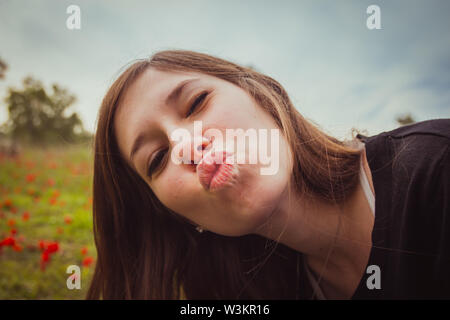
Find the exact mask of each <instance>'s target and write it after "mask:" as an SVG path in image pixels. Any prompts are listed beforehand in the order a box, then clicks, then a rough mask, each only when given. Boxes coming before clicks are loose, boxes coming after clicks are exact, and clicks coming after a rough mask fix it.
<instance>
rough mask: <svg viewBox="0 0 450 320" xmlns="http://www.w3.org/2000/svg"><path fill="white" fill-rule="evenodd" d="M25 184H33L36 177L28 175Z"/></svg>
mask: <svg viewBox="0 0 450 320" xmlns="http://www.w3.org/2000/svg"><path fill="white" fill-rule="evenodd" d="M26 179H27V182H33V181H34V180H35V179H36V175H35V174H33V173H29V174H27V176H26Z"/></svg>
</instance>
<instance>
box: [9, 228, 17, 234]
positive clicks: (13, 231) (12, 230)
mask: <svg viewBox="0 0 450 320" xmlns="http://www.w3.org/2000/svg"><path fill="white" fill-rule="evenodd" d="M9 233H10V234H12V235H15V234H16V233H17V229H11V230H9Z"/></svg>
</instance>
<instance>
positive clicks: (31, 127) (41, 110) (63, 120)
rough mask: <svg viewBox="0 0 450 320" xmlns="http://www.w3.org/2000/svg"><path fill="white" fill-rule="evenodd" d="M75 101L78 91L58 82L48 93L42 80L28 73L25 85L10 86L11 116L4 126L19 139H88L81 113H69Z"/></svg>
mask: <svg viewBox="0 0 450 320" xmlns="http://www.w3.org/2000/svg"><path fill="white" fill-rule="evenodd" d="M75 101H76V97H75V96H74V95H72V94H70V93H69V92H68V91H67V90H66V89H63V88H61V87H60V86H58V85H57V84H53V85H52V91H51V92H50V93H48V92H47V91H46V90H45V88H44V87H43V85H42V83H41V82H40V81H38V80H35V79H33V78H32V77H27V78H25V79H24V80H23V89H19V90H17V89H14V88H8V94H7V96H6V98H5V102H6V104H7V108H8V120H7V121H6V123H5V124H4V125H3V129H4V131H6V133H7V134H8V135H10V136H11V137H12V138H13V139H15V140H17V141H20V142H23V143H31V144H38V145H44V144H54V143H66V142H76V141H80V140H84V139H87V138H89V134H88V133H86V132H85V131H84V129H83V125H82V122H81V120H80V118H79V116H78V114H77V113H76V112H72V113H71V114H68V109H69V107H70V106H71V105H72V104H73V103H74V102H75Z"/></svg>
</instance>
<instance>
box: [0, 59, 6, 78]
mask: <svg viewBox="0 0 450 320" xmlns="http://www.w3.org/2000/svg"><path fill="white" fill-rule="evenodd" d="M7 69H8V65H7V64H6V63H5V62H4V61H3V60H2V59H0V79H4V78H5V72H6V70H7Z"/></svg>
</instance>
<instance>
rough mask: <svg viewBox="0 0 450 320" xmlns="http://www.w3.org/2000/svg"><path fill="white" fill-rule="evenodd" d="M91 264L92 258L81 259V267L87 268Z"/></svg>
mask: <svg viewBox="0 0 450 320" xmlns="http://www.w3.org/2000/svg"><path fill="white" fill-rule="evenodd" d="M92 262H94V258H92V257H86V258H84V259H83V262H82V263H83V266H85V267H89V266H90V265H91V264H92Z"/></svg>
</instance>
